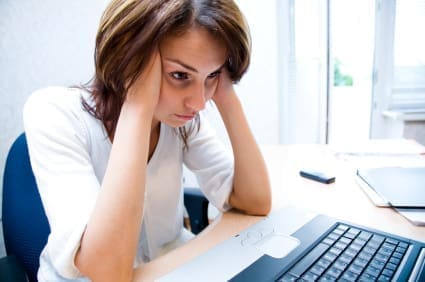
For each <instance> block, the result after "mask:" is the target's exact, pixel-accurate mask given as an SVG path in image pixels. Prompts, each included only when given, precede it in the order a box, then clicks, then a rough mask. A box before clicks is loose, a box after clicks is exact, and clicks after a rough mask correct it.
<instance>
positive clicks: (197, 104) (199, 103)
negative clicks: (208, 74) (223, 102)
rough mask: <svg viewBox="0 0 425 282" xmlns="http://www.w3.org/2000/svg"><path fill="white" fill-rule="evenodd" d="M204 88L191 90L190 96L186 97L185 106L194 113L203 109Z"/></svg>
mask: <svg viewBox="0 0 425 282" xmlns="http://www.w3.org/2000/svg"><path fill="white" fill-rule="evenodd" d="M205 94H206V93H205V86H203V85H200V86H199V87H196V89H192V91H191V94H190V95H188V97H186V101H185V106H186V107H188V108H189V109H191V110H192V111H194V112H199V111H201V110H203V109H204V108H205V103H206V98H205Z"/></svg>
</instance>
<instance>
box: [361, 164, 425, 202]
mask: <svg viewBox="0 0 425 282" xmlns="http://www.w3.org/2000/svg"><path fill="white" fill-rule="evenodd" d="M357 176H358V177H360V178H361V179H362V180H363V181H364V182H365V183H367V184H368V185H369V186H370V188H371V189H373V190H374V191H375V192H376V193H377V194H378V195H379V196H380V197H382V198H383V199H385V201H387V202H388V204H389V205H390V206H393V207H405V208H425V167H379V168H366V169H359V170H357Z"/></svg>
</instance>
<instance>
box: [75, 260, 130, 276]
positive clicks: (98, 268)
mask: <svg viewBox="0 0 425 282" xmlns="http://www.w3.org/2000/svg"><path fill="white" fill-rule="evenodd" d="M110 257H114V256H111V255H110V254H109V255H103V256H97V259H93V258H89V257H87V256H86V257H84V256H82V255H81V254H80V255H77V257H76V258H75V265H76V266H77V268H78V270H79V271H80V272H81V274H83V275H84V276H86V277H87V278H89V279H90V280H91V281H111V282H112V281H132V280H133V267H132V265H128V263H126V264H123V263H120V262H119V260H116V259H109V258H110Z"/></svg>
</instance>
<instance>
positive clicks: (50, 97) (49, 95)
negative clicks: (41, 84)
mask: <svg viewBox="0 0 425 282" xmlns="http://www.w3.org/2000/svg"><path fill="white" fill-rule="evenodd" d="M87 95H88V93H86V92H85V91H84V90H81V89H77V88H66V87H48V88H44V89H40V90H37V91H35V92H33V93H32V94H31V95H30V96H29V97H28V99H27V101H26V102H25V105H24V109H23V121H24V127H25V131H28V130H33V131H34V130H36V131H43V132H49V131H50V132H56V133H59V132H62V131H64V130H71V129H72V128H73V129H74V130H75V131H81V130H83V131H86V129H85V127H86V126H85V125H84V124H85V123H87V122H86V120H87V119H90V117H89V113H87V111H86V110H85V109H84V108H83V105H82V99H83V98H87V97H88V96H87ZM86 96H87V97H86Z"/></svg>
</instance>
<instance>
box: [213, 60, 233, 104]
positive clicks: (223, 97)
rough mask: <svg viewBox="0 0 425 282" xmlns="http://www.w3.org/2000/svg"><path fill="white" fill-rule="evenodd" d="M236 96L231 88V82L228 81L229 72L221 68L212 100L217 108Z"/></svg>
mask: <svg viewBox="0 0 425 282" xmlns="http://www.w3.org/2000/svg"><path fill="white" fill-rule="evenodd" d="M233 95H236V93H235V91H234V88H233V81H232V80H231V79H230V76H229V72H228V71H227V69H226V68H225V67H223V69H222V71H221V73H220V74H219V76H218V83H217V87H216V89H215V93H214V95H213V97H212V100H213V101H214V103H215V104H216V105H217V106H220V105H225V104H227V103H228V102H229V101H231V100H232V98H233V97H232V96H233Z"/></svg>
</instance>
